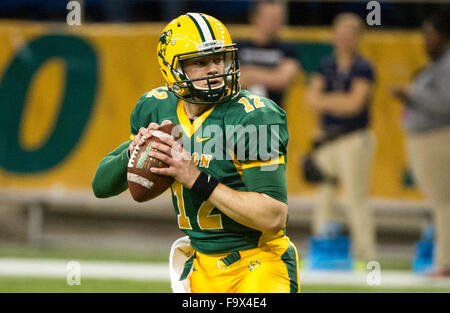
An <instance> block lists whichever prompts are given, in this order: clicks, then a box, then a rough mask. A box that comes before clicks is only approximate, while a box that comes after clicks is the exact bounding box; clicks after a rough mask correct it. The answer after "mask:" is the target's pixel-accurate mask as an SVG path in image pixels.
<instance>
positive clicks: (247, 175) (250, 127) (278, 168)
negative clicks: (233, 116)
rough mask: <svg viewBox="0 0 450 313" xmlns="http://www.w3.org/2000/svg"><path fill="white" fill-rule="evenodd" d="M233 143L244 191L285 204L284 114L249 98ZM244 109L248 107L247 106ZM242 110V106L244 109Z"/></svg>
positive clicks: (286, 135)
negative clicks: (247, 109)
mask: <svg viewBox="0 0 450 313" xmlns="http://www.w3.org/2000/svg"><path fill="white" fill-rule="evenodd" d="M245 101H248V102H249V104H250V105H253V108H254V109H253V110H251V111H249V112H246V113H245V115H244V116H243V118H242V121H241V122H242V126H241V125H237V127H238V128H239V129H240V131H237V132H236V134H237V136H236V137H235V139H236V140H235V141H234V158H235V162H237V163H238V164H239V166H240V169H241V170H242V175H243V179H244V183H245V185H246V188H247V190H248V191H254V192H259V193H265V194H267V195H269V196H271V197H273V198H275V199H277V200H280V201H283V202H287V192H286V167H285V166H286V161H287V159H286V153H287V144H288V140H289V133H288V128H287V123H286V113H285V112H284V111H283V110H282V109H281V108H279V107H278V106H277V105H276V104H275V103H273V102H272V101H271V100H269V99H267V98H264V97H256V96H250V97H246V98H245V100H241V102H244V104H245ZM247 108H250V106H248V107H247ZM244 110H245V107H244Z"/></svg>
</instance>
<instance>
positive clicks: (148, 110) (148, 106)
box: [130, 87, 167, 135]
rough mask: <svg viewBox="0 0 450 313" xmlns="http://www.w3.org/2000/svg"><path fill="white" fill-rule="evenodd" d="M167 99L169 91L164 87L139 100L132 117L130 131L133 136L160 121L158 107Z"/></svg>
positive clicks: (148, 93) (146, 94)
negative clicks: (152, 123)
mask: <svg viewBox="0 0 450 313" xmlns="http://www.w3.org/2000/svg"><path fill="white" fill-rule="evenodd" d="M166 98H167V90H166V89H164V88H163V87H162V88H156V89H153V90H151V91H149V92H146V93H145V94H144V95H142V96H141V97H140V98H139V101H138V103H137V104H136V106H135V107H134V109H133V111H132V112H131V117H130V131H131V133H132V134H133V135H136V134H137V133H138V132H139V129H140V128H141V127H148V125H149V124H150V123H151V122H157V121H158V110H157V106H158V104H159V103H160V101H161V100H164V99H166Z"/></svg>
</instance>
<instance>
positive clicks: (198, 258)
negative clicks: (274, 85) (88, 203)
mask: <svg viewBox="0 0 450 313" xmlns="http://www.w3.org/2000/svg"><path fill="white" fill-rule="evenodd" d="M157 58H158V62H159V65H160V69H161V74H162V76H163V78H164V80H165V81H166V87H161V88H157V89H154V90H152V91H150V92H147V93H145V94H144V95H143V96H142V97H141V98H140V100H139V102H138V103H137V105H136V107H135V108H134V110H133V112H132V114H131V132H132V134H133V135H134V138H133V140H132V141H131V142H130V141H126V142H124V143H122V144H121V145H120V146H119V147H118V148H116V149H115V150H114V151H113V152H111V153H110V154H108V155H107V156H106V157H105V158H104V159H103V160H102V161H101V162H100V164H99V166H98V169H97V172H96V175H95V177H94V180H93V189H94V193H95V195H96V196H97V197H111V196H114V195H117V194H119V193H121V192H123V191H125V190H126V189H127V187H128V186H127V163H128V157H129V155H130V152H131V151H133V149H134V148H135V147H136V145H141V144H143V138H142V137H143V136H145V137H147V138H148V137H151V133H150V130H153V129H158V127H160V125H162V124H164V123H167V121H170V122H172V123H175V124H177V125H180V129H181V131H182V135H183V136H182V141H183V142H182V144H181V143H180V142H176V141H173V140H171V139H169V138H161V142H160V143H152V147H153V148H155V149H156V151H152V152H150V156H151V157H153V158H156V159H159V160H161V161H163V162H165V163H167V164H168V165H169V167H167V168H152V169H151V170H152V172H154V173H156V174H160V175H169V176H172V177H173V178H174V179H175V182H174V183H173V184H172V186H171V191H172V200H173V205H174V208H175V213H176V216H177V217H176V219H177V222H178V226H179V228H180V229H181V230H182V231H183V232H184V233H185V234H186V235H187V237H186V238H184V239H183V240H181V241H177V243H176V244H174V246H173V247H172V252H171V263H170V264H171V266H170V267H171V270H172V269H173V270H174V272H175V274H176V275H175V276H176V277H174V276H172V274H173V273H172V272H171V276H172V277H171V278H172V287H173V289H174V291H188V292H299V290H300V287H299V267H298V256H297V250H296V248H295V246H294V245H293V244H292V242H290V240H289V238H288V237H287V236H286V221H287V211H288V206H287V191H286V178H285V171H286V148H287V143H288V130H287V125H286V114H285V112H284V111H283V110H282V109H281V108H280V107H278V105H276V104H275V103H274V102H272V101H271V100H269V99H267V98H264V97H259V96H255V95H252V94H251V93H249V92H248V91H245V90H241V89H240V85H239V64H238V50H237V48H236V45H235V44H233V43H232V41H231V37H230V35H229V32H228V30H227V29H226V27H225V26H224V25H223V24H222V23H221V22H220V21H219V20H217V19H215V18H214V17H211V16H208V15H206V14H201V13H187V14H185V15H182V16H179V17H178V18H176V19H174V20H173V21H171V22H170V23H169V24H168V25H167V26H166V27H165V29H164V30H163V32H162V35H161V37H160V40H159V44H158V47H157ZM273 130H275V131H273ZM267 150H270V153H265V151H267ZM180 251H181V253H180ZM180 260H182V262H180ZM177 282H182V283H183V286H184V287H181V289H179V288H178V287H177Z"/></svg>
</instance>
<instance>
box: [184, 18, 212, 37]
mask: <svg viewBox="0 0 450 313" xmlns="http://www.w3.org/2000/svg"><path fill="white" fill-rule="evenodd" d="M187 16H189V17H190V18H191V19H192V21H193V22H194V24H195V26H197V29H198V32H199V33H200V37H201V38H202V41H203V42H205V41H211V40H214V39H213V36H214V34H213V32H212V30H211V26H209V27H208V24H207V23H206V22H205V20H204V19H203V18H202V16H201V15H200V14H198V13H187Z"/></svg>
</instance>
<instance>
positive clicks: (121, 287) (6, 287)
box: [0, 277, 171, 293]
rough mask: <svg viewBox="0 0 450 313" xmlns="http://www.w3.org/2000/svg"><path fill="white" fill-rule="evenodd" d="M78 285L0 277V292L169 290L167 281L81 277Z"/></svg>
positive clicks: (55, 280)
mask: <svg viewBox="0 0 450 313" xmlns="http://www.w3.org/2000/svg"><path fill="white" fill-rule="evenodd" d="M80 283H81V284H80V285H73V286H69V285H68V284H67V283H66V280H65V279H63V278H18V277H14V278H9V277H0V292H2V293H3V292H52V293H79V292H86V293H87V292H93V293H104V292H111V293H116V292H121V293H128V292H133V293H138V292H164V293H166V292H171V289H170V282H168V281H150V282H149V281H128V280H109V279H82V280H81V282H80Z"/></svg>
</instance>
